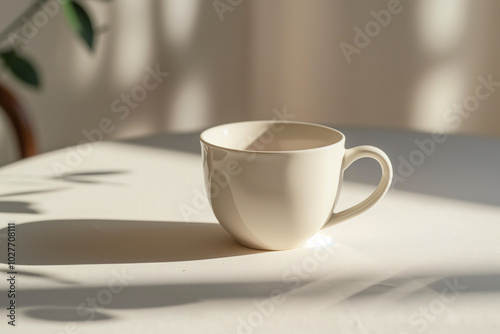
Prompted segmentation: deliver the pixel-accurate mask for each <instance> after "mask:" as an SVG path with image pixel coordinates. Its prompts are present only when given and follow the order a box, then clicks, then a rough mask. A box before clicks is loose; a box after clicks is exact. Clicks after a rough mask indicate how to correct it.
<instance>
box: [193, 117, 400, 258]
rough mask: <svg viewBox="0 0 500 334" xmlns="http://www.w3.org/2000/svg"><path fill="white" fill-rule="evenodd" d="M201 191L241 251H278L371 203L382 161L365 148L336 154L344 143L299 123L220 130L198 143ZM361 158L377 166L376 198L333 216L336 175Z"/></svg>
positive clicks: (386, 173) (383, 188) (385, 169)
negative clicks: (378, 168) (202, 185)
mask: <svg viewBox="0 0 500 334" xmlns="http://www.w3.org/2000/svg"><path fill="white" fill-rule="evenodd" d="M200 140H201V146H202V155H203V168H204V173H205V185H206V191H207V195H208V197H209V200H210V203H211V205H212V209H213V211H214V213H215V216H216V217H217V220H218V221H219V223H220V224H221V225H222V227H224V229H225V230H226V231H228V232H229V233H230V234H231V235H232V236H233V237H234V238H236V240H237V241H238V242H239V243H240V244H242V245H244V246H247V247H250V248H256V249H264V250H284V249H291V248H296V247H299V246H301V245H303V244H304V243H305V242H306V241H307V240H308V239H309V238H311V237H312V236H314V235H315V234H316V233H317V232H318V231H319V230H321V229H322V228H325V227H330V226H332V225H335V224H337V223H339V222H341V221H344V220H346V219H349V218H352V217H354V216H356V215H358V214H360V213H361V212H363V211H366V210H367V209H369V208H370V207H372V206H373V205H374V204H375V203H377V202H378V201H379V200H380V199H381V198H382V197H383V196H384V195H385V193H386V192H387V189H388V188H389V186H390V183H391V180H392V166H391V162H390V160H389V158H388V157H387V155H386V154H385V153H384V152H383V151H381V150H380V149H378V148H375V147H373V146H357V147H354V148H350V149H345V148H344V142H345V137H344V135H343V134H342V133H341V132H339V131H337V130H334V129H332V128H329V127H326V126H321V125H316V124H311V123H302V122H288V121H252V122H241V123H232V124H225V125H220V126H216V127H213V128H210V129H208V130H206V131H204V132H203V133H202V134H201V136H200ZM364 157H369V158H373V159H375V160H377V161H378V162H379V163H380V166H382V178H381V180H380V183H379V185H378V186H377V188H376V190H375V191H374V192H373V193H372V194H371V195H370V196H369V197H368V198H367V199H365V200H364V201H362V202H361V203H359V204H357V205H355V206H353V207H351V208H349V209H347V210H344V211H342V212H338V213H334V212H333V210H334V208H335V205H336V203H337V200H338V198H339V194H340V188H341V184H342V179H343V172H344V170H345V169H346V168H347V167H349V165H350V164H351V163H352V162H354V161H355V160H357V159H360V158H364Z"/></svg>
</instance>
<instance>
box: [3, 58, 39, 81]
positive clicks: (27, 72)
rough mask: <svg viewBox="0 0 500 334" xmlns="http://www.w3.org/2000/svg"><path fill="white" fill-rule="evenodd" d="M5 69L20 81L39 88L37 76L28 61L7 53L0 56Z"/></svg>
mask: <svg viewBox="0 0 500 334" xmlns="http://www.w3.org/2000/svg"><path fill="white" fill-rule="evenodd" d="M0 57H1V58H2V59H3V61H4V63H5V65H6V66H7V68H8V69H9V70H10V71H11V72H12V74H14V75H15V76H16V77H18V78H19V79H20V80H21V81H24V82H25V83H27V84H29V85H31V86H34V87H40V81H39V80H38V74H37V73H36V70H35V68H34V67H33V65H31V63H30V62H29V61H27V60H26V59H24V58H22V57H20V56H19V55H17V54H16V53H15V52H14V51H12V50H11V51H7V52H4V53H2V54H0Z"/></svg>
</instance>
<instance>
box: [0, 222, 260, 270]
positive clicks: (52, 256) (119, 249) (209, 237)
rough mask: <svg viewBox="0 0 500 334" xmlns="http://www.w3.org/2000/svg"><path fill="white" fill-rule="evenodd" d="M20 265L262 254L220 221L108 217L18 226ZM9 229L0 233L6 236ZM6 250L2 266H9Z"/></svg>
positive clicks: (165, 260) (121, 261)
mask: <svg viewBox="0 0 500 334" xmlns="http://www.w3.org/2000/svg"><path fill="white" fill-rule="evenodd" d="M16 234H17V241H16V251H17V254H18V258H17V259H16V262H17V264H18V265H71V264H109V263H148V262H173V261H190V260H202V259H211V258H220V257H229V256H238V255H248V254H254V253H259V251H257V250H252V249H249V248H245V247H243V246H240V245H239V244H238V243H236V241H234V240H233V238H232V237H231V236H230V235H229V234H227V233H226V232H225V231H224V230H223V229H222V227H221V226H220V225H219V224H216V223H182V222H161V221H131V220H105V219H95V220H94V219H76V220H45V221H35V222H31V223H25V224H19V225H17V226H16ZM6 235H7V229H6V228H4V229H2V230H0V236H6ZM6 262H7V258H6V254H5V252H2V254H1V255H0V263H6Z"/></svg>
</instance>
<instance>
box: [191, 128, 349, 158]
mask: <svg viewBox="0 0 500 334" xmlns="http://www.w3.org/2000/svg"><path fill="white" fill-rule="evenodd" d="M251 123H254V124H255V123H266V124H270V123H272V124H296V125H305V126H311V127H317V128H322V129H325V130H328V131H331V132H335V133H337V134H339V135H340V140H338V141H336V142H334V143H331V144H328V145H324V146H319V147H312V148H304V149H297V150H282V151H281V150H280V151H258V150H247V149H237V148H231V147H225V146H221V145H217V144H213V143H210V142H209V141H207V140H206V139H204V138H203V137H204V136H205V137H206V136H207V133H208V131H211V130H214V129H217V128H219V127H223V126H228V125H235V124H251ZM200 141H201V142H202V143H203V144H205V145H207V146H211V147H215V148H218V149H221V150H225V151H232V152H240V153H252V154H294V153H295V154H296V153H304V152H310V151H316V150H323V149H327V148H330V147H333V146H336V145H339V144H341V143H344V142H345V135H344V134H343V133H342V132H340V131H338V130H336V129H334V128H331V127H329V126H326V125H320V124H316V123H310V122H299V121H282V120H257V121H243V122H233V123H225V124H220V125H216V126H212V127H210V128H208V129H206V130H204V131H203V132H202V133H201V134H200Z"/></svg>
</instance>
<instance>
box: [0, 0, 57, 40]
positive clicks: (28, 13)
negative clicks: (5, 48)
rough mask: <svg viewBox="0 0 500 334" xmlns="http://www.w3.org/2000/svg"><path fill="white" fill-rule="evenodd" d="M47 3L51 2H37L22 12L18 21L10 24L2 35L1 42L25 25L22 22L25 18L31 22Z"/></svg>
mask: <svg viewBox="0 0 500 334" xmlns="http://www.w3.org/2000/svg"><path fill="white" fill-rule="evenodd" d="M47 1H49V0H37V1H35V2H34V3H33V4H32V5H31V6H29V7H28V8H27V9H26V10H25V11H24V12H22V13H21V15H19V16H18V17H17V19H15V20H14V22H12V23H11V24H9V25H8V26H7V28H5V30H4V31H2V32H1V33H0V42H3V41H4V40H5V39H6V38H7V37H8V36H9V34H10V33H12V32H14V31H16V30H17V29H18V28H19V26H21V25H22V24H23V22H22V21H21V20H22V19H23V18H26V20H31V18H32V17H33V15H35V14H36V13H37V12H38V11H39V10H40V9H41V6H42V5H43V4H44V3H46V2H47Z"/></svg>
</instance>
